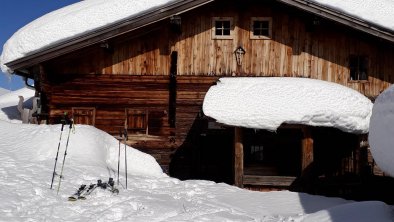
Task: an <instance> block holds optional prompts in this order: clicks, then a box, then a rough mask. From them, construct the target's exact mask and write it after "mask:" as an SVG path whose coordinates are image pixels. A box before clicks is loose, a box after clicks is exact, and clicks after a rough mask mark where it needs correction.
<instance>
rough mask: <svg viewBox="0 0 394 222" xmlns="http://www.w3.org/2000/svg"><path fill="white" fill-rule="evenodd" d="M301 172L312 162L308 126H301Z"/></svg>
mask: <svg viewBox="0 0 394 222" xmlns="http://www.w3.org/2000/svg"><path fill="white" fill-rule="evenodd" d="M302 133H303V137H302V150H301V173H303V172H304V171H305V169H306V168H307V167H308V166H309V165H310V164H311V163H312V162H313V139H312V134H311V130H310V128H309V127H307V126H304V127H302Z"/></svg>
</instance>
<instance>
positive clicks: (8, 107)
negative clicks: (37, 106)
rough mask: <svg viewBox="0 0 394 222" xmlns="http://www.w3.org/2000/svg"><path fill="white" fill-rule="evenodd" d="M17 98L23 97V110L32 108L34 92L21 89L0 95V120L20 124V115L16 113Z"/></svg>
mask: <svg viewBox="0 0 394 222" xmlns="http://www.w3.org/2000/svg"><path fill="white" fill-rule="evenodd" d="M19 96H23V97H24V103H23V108H28V109H31V108H32V105H33V104H32V99H31V98H32V97H33V96H34V90H31V89H28V88H21V89H18V90H16V91H12V92H8V93H5V94H3V95H0V120H4V121H7V122H13V123H21V122H22V120H21V115H20V113H19V111H18V108H17V106H18V102H19Z"/></svg>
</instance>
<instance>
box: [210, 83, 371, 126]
mask: <svg viewBox="0 0 394 222" xmlns="http://www.w3.org/2000/svg"><path fill="white" fill-rule="evenodd" d="M203 111H204V113H205V115H207V116H209V117H212V118H214V119H216V120H217V121H218V122H220V123H223V124H227V125H232V126H240V127H247V128H254V129H266V130H271V131H275V130H276V129H277V128H278V127H279V126H280V125H281V124H282V123H288V124H304V125H311V126H326V127H334V128H338V129H340V130H342V131H345V132H352V133H366V132H368V126H369V119H370V116H371V112H372V102H371V101H370V100H369V99H368V98H366V97H365V96H363V95H362V94H360V93H359V92H357V91H355V90H353V89H350V88H348V87H345V86H342V85H339V84H336V83H331V82H326V81H321V80H315V79H307V78H281V77H262V78H259V77H254V78H253V77H252V78H221V79H220V80H219V82H218V83H217V85H215V86H212V87H211V88H210V89H209V91H208V92H207V94H206V96H205V99H204V104H203Z"/></svg>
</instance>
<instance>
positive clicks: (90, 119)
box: [72, 107, 96, 126]
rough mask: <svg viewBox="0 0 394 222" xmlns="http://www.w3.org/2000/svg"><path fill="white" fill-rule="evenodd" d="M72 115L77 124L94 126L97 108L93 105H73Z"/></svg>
mask: <svg viewBox="0 0 394 222" xmlns="http://www.w3.org/2000/svg"><path fill="white" fill-rule="evenodd" d="M72 115H73V120H74V123H75V124H84V125H92V126H94V124H95V119H96V109H95V108H93V107H73V108H72Z"/></svg>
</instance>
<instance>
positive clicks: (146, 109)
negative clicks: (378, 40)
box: [41, 74, 217, 167]
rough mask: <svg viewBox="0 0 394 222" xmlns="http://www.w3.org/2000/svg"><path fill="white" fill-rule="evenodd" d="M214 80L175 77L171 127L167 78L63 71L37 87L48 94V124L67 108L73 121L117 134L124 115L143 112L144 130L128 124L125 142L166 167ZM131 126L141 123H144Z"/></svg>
mask: <svg viewBox="0 0 394 222" xmlns="http://www.w3.org/2000/svg"><path fill="white" fill-rule="evenodd" d="M216 80H217V77H178V78H177V80H176V87H177V95H176V117H175V118H176V121H175V122H176V126H175V127H171V125H170V123H169V115H168V109H169V107H168V104H169V87H170V84H169V77H165V76H134V75H80V74H79V75H69V74H68V75H58V76H56V77H53V76H52V77H50V78H48V79H47V80H46V81H43V82H42V84H41V87H42V91H44V92H45V93H46V94H47V104H48V107H47V109H48V111H49V122H50V123H58V122H59V120H60V118H61V117H62V115H64V112H68V113H70V114H72V115H77V116H78V117H77V118H75V119H76V121H77V123H79V124H91V125H93V123H94V125H95V127H97V128H99V129H101V130H104V131H106V132H108V133H110V134H112V135H118V134H119V130H123V129H124V127H125V124H126V118H127V115H126V114H128V116H130V115H132V114H130V113H133V112H134V113H136V112H139V113H138V114H139V115H140V114H141V113H143V114H145V113H146V114H147V115H146V118H147V130H146V131H144V130H143V132H142V133H139V132H136V131H134V130H133V129H132V128H130V124H131V123H129V129H128V131H129V141H128V144H129V145H132V146H133V147H135V148H139V149H141V150H144V151H146V152H148V153H151V154H153V155H154V156H155V157H156V158H157V159H158V161H159V162H160V163H161V164H162V165H163V166H164V167H168V164H169V162H170V155H171V153H172V152H173V151H174V150H175V149H176V148H177V147H179V146H181V145H182V144H183V143H184V142H185V139H186V137H187V136H188V134H189V131H190V128H191V126H192V124H193V122H194V121H195V118H196V116H197V115H199V113H200V112H201V106H202V102H203V99H204V96H205V93H206V92H207V90H208V88H209V87H210V86H211V85H213V84H214V83H215V82H216ZM92 109H94V116H92V117H91V118H92V120H93V121H90V120H87V119H88V117H86V115H88V114H92V115H93V112H92V111H91V110H92ZM81 110H82V111H81ZM84 110H88V111H89V112H83V111H84ZM78 121H79V122H78ZM80 121H82V122H80ZM130 121H132V120H131V119H130V118H128V122H130ZM136 124H137V125H138V127H141V124H143V123H136ZM131 125H133V124H131ZM131 127H133V126H131Z"/></svg>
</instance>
